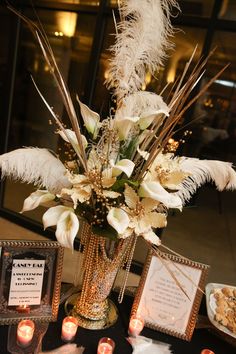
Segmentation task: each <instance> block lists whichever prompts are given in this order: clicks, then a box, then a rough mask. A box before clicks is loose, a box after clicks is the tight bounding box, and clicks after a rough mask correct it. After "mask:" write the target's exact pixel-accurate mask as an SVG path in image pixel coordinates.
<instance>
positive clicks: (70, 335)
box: [61, 316, 78, 342]
mask: <svg viewBox="0 0 236 354" xmlns="http://www.w3.org/2000/svg"><path fill="white" fill-rule="evenodd" d="M77 328H78V320H77V319H76V318H75V317H73V316H67V317H65V318H64V319H63V322H62V327H61V339H62V340H63V341H64V342H72V341H73V340H74V338H75V335H76V332H77Z"/></svg>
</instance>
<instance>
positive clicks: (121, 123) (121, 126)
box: [114, 117, 139, 141]
mask: <svg viewBox="0 0 236 354" xmlns="http://www.w3.org/2000/svg"><path fill="white" fill-rule="evenodd" d="M138 120H139V117H126V118H115V119H114V128H115V129H117V131H118V136H119V140H120V141H123V140H125V139H127V137H128V135H129V132H130V129H131V128H133V126H134V125H135V124H136V123H137V122H138Z"/></svg>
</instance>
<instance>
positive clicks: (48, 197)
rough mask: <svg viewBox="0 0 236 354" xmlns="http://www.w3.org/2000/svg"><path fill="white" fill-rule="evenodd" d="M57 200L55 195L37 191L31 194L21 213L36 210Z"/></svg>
mask: <svg viewBox="0 0 236 354" xmlns="http://www.w3.org/2000/svg"><path fill="white" fill-rule="evenodd" d="M54 199H55V194H52V193H49V192H48V191H46V190H40V189H39V190H37V191H36V192H33V193H31V194H30V195H29V196H28V197H27V198H26V199H25V200H24V204H23V208H22V210H21V213H23V212H25V211H29V210H33V209H36V208H37V207H38V206H39V205H43V204H47V203H48V202H51V201H52V200H54Z"/></svg>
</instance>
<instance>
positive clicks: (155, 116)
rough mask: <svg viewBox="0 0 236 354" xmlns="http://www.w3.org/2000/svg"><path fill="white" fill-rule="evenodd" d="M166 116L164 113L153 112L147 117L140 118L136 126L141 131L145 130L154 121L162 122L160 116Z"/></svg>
mask: <svg viewBox="0 0 236 354" xmlns="http://www.w3.org/2000/svg"><path fill="white" fill-rule="evenodd" d="M163 113H164V114H166V112H164V111H162V110H158V111H154V112H152V113H150V114H148V115H144V116H141V117H140V119H139V121H138V124H139V127H140V129H141V130H145V129H147V128H148V127H149V126H150V125H151V124H152V122H153V121H154V120H158V121H159V122H161V121H163V118H162V115H161V114H163Z"/></svg>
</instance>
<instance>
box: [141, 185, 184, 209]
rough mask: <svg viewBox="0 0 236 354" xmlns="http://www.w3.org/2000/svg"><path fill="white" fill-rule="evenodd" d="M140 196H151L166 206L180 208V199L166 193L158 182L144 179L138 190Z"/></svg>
mask: <svg viewBox="0 0 236 354" xmlns="http://www.w3.org/2000/svg"><path fill="white" fill-rule="evenodd" d="M138 194H139V196H140V197H147V198H152V199H154V200H158V201H159V202H161V203H163V204H164V205H165V206H167V208H177V209H182V201H181V199H180V198H179V197H178V196H176V195H174V194H171V193H168V192H167V191H166V190H165V189H164V188H163V187H162V186H161V185H160V183H159V182H155V181H144V182H142V184H141V185H140V188H139V190H138Z"/></svg>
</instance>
